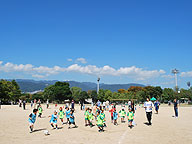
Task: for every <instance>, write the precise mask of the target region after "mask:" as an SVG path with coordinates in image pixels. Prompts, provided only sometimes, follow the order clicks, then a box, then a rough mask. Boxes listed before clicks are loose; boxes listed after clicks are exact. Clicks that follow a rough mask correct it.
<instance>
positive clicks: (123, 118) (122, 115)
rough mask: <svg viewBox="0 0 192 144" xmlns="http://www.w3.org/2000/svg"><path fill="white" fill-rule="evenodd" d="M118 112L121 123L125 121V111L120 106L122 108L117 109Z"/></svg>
mask: <svg viewBox="0 0 192 144" xmlns="http://www.w3.org/2000/svg"><path fill="white" fill-rule="evenodd" d="M119 114H120V116H121V123H123V122H125V116H126V112H125V108H124V107H122V110H120V111H119Z"/></svg>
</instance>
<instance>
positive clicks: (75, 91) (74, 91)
mask: <svg viewBox="0 0 192 144" xmlns="http://www.w3.org/2000/svg"><path fill="white" fill-rule="evenodd" d="M81 91H82V89H81V88H79V87H72V88H71V93H72V98H73V100H74V101H76V102H77V101H79V98H80V93H81Z"/></svg>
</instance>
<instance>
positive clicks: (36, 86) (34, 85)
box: [16, 79, 144, 92]
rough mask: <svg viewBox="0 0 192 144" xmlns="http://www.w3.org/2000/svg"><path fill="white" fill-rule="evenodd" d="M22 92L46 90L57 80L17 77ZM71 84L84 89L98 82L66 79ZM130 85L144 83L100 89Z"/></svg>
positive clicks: (113, 88)
mask: <svg viewBox="0 0 192 144" xmlns="http://www.w3.org/2000/svg"><path fill="white" fill-rule="evenodd" d="M16 81H17V83H18V84H19V86H20V88H21V90H22V92H34V91H38V90H44V88H46V87H47V86H49V85H53V84H54V83H55V82H57V80H40V81H36V80H28V79H16ZM65 82H68V83H69V84H70V87H80V88H81V89H82V90H83V91H88V90H96V89H97V84H96V83H92V82H76V81H65ZM130 86H141V87H144V85H142V84H137V83H130V84H103V83H102V84H100V89H108V90H111V91H113V92H114V91H117V90H118V89H128V88H129V87H130Z"/></svg>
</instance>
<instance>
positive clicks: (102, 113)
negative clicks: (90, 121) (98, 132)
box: [101, 109, 107, 127]
mask: <svg viewBox="0 0 192 144" xmlns="http://www.w3.org/2000/svg"><path fill="white" fill-rule="evenodd" d="M101 117H102V119H103V126H104V127H107V125H106V119H105V113H104V109H102V110H101Z"/></svg>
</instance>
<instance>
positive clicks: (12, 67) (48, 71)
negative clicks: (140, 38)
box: [0, 62, 165, 80]
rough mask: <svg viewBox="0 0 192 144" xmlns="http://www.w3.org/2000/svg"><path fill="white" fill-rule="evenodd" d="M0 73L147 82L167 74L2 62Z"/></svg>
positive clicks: (39, 76)
mask: <svg viewBox="0 0 192 144" xmlns="http://www.w3.org/2000/svg"><path fill="white" fill-rule="evenodd" d="M0 71H4V72H14V71H19V72H25V73H28V74H31V75H32V77H36V78H43V77H46V76H49V75H55V74H59V73H63V72H77V73H82V74H89V75H94V76H104V75H107V76H126V77H129V78H133V79H135V80H146V79H152V78H156V77H159V76H162V75H163V74H165V71H164V70H144V69H143V68H137V67H136V66H131V67H121V68H119V69H115V68H113V67H110V66H109V65H106V66H103V67H97V66H95V65H86V66H81V65H78V64H73V65H70V66H69V67H59V66H54V67H47V66H39V67H35V66H33V65H31V64H25V65H24V64H19V65H17V64H13V63H6V64H4V65H3V64H2V63H1V62H0Z"/></svg>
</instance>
